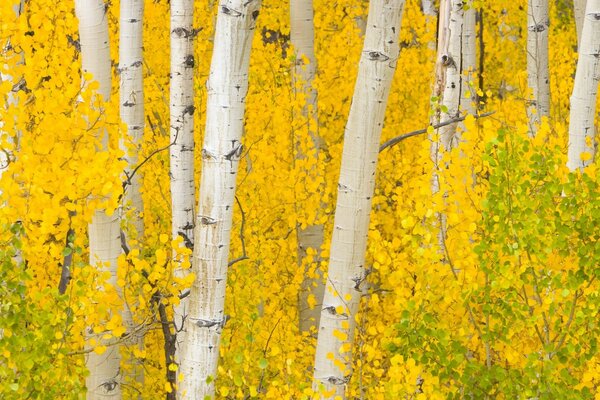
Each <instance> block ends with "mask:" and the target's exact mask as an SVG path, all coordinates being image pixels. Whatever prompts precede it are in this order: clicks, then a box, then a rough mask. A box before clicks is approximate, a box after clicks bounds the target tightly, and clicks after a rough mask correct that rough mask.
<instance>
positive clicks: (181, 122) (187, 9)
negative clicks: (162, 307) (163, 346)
mask: <svg viewBox="0 0 600 400" xmlns="http://www.w3.org/2000/svg"><path fill="white" fill-rule="evenodd" d="M193 17H194V0H172V1H171V92H170V103H171V143H173V145H172V146H171V147H170V159H171V163H170V172H171V174H170V176H171V210H172V221H171V235H172V238H173V239H177V238H178V237H181V239H182V240H183V242H182V246H185V247H187V248H190V249H191V248H192V247H193V243H194V201H195V197H194V196H195V193H194V191H195V185H194V36H195V31H194V28H193V22H194V21H193ZM181 262H182V260H180V259H175V260H174V263H175V264H174V270H173V273H174V276H175V277H177V278H184V277H186V276H187V275H188V274H189V269H188V268H184V267H182V266H181ZM188 303H189V299H188V297H184V298H183V299H181V300H180V302H179V304H178V305H177V306H175V307H174V312H173V322H174V325H175V334H176V345H175V360H177V361H178V360H179V356H180V352H181V346H182V345H183V338H184V336H185V324H184V322H185V318H186V315H187V312H188ZM175 360H174V361H175Z"/></svg>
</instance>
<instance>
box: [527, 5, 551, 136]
mask: <svg viewBox="0 0 600 400" xmlns="http://www.w3.org/2000/svg"><path fill="white" fill-rule="evenodd" d="M549 26H550V17H549V15H548V0H528V1H527V86H528V87H529V90H530V93H529V99H528V102H527V103H528V104H527V114H528V117H529V133H530V135H531V136H535V133H536V132H537V129H538V127H539V124H540V121H541V118H542V117H548V116H549V115H550V73H549V70H548V28H549Z"/></svg>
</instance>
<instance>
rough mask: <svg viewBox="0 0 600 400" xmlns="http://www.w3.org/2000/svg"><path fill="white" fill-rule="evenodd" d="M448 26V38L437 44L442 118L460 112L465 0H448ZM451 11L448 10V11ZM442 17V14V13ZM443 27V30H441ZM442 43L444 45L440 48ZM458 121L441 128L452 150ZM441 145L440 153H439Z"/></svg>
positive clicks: (442, 137)
mask: <svg viewBox="0 0 600 400" xmlns="http://www.w3.org/2000/svg"><path fill="white" fill-rule="evenodd" d="M445 3H446V8H445V10H444V11H446V15H447V17H448V19H447V21H448V25H447V26H448V28H447V31H446V33H445V36H444V38H445V40H444V41H443V42H439V43H438V56H439V61H438V62H440V63H441V66H440V67H441V68H442V69H443V71H444V85H443V92H442V96H441V98H440V105H441V108H442V110H441V111H440V115H441V119H440V120H441V121H447V120H450V119H454V118H457V117H458V116H459V114H460V106H461V104H460V99H461V89H462V81H463V80H462V42H463V40H462V28H463V2H462V0H451V1H445ZM448 11H449V12H448ZM440 18H441V16H440ZM440 30H441V29H440ZM440 46H441V47H440ZM456 126H457V124H450V125H447V126H445V127H443V128H440V129H439V131H438V132H439V136H440V141H441V144H442V146H443V150H450V149H451V148H452V147H455V146H456V145H458V141H459V139H460V138H459V137H457V136H456ZM439 150H440V149H439V148H438V153H439Z"/></svg>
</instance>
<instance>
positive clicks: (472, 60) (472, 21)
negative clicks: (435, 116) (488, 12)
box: [460, 2, 477, 114]
mask: <svg viewBox="0 0 600 400" xmlns="http://www.w3.org/2000/svg"><path fill="white" fill-rule="evenodd" d="M476 20H477V10H476V9H475V7H474V6H473V3H472V2H470V3H469V4H468V8H467V9H465V10H464V11H463V26H462V68H461V69H462V79H461V82H460V84H461V86H460V108H461V110H462V111H465V112H466V113H468V114H475V111H476V108H477V30H476V28H475V27H476Z"/></svg>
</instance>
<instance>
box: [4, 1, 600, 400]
mask: <svg viewBox="0 0 600 400" xmlns="http://www.w3.org/2000/svg"><path fill="white" fill-rule="evenodd" d="M13 3H14V4H13ZM17 3H19V2H17V1H2V4H0V21H1V25H0V28H1V30H0V39H1V40H2V42H3V43H10V45H9V46H5V45H4V44H3V46H4V50H3V52H2V55H3V61H2V63H3V66H2V82H1V83H0V97H1V98H2V99H3V100H2V103H3V106H2V108H1V111H0V113H1V114H0V116H1V123H2V128H1V129H2V149H3V153H4V155H5V156H4V158H3V159H2V160H3V162H4V164H5V165H3V167H4V168H3V173H2V176H1V180H0V190H1V196H2V199H1V200H0V201H1V202H2V207H0V224H1V225H2V229H1V233H0V241H1V243H2V246H1V249H0V263H1V266H0V279H1V281H2V284H1V285H0V329H1V339H0V397H2V398H5V399H24V398H48V399H58V398H81V397H82V396H85V391H86V389H85V381H86V376H87V375H88V374H89V372H88V366H86V360H88V362H89V357H90V355H92V354H95V355H97V356H100V359H102V355H106V354H109V353H111V351H112V350H113V348H115V347H117V346H118V347H120V355H121V360H120V361H119V362H120V372H119V374H120V375H122V380H121V378H119V381H118V382H116V383H117V384H118V385H119V386H120V391H122V397H123V398H144V399H155V398H165V397H166V398H169V396H172V394H173V393H174V392H175V390H176V389H177V386H178V379H179V380H183V379H185V377H184V376H181V374H180V375H179V376H178V375H177V374H178V367H177V365H176V362H175V360H174V359H172V358H170V357H173V353H172V346H173V343H172V342H170V340H174V338H173V336H172V335H173V334H175V333H176V332H175V329H174V327H173V325H172V323H171V322H172V320H173V311H172V307H173V305H176V304H178V303H179V302H180V297H182V293H186V290H187V288H189V287H190V286H191V284H192V281H193V280H194V278H195V276H194V275H193V274H191V275H185V276H177V274H175V275H174V269H176V268H178V266H183V268H187V266H189V264H190V258H189V256H190V251H189V249H187V248H185V246H183V247H182V245H181V242H182V238H177V237H176V238H174V237H173V235H172V230H171V214H172V213H171V194H170V191H169V185H170V173H169V149H170V147H172V146H171V143H172V139H171V138H170V136H169V126H170V122H169V84H170V81H169V76H170V64H169V63H170V58H169V52H170V50H169V41H170V29H169V25H168V21H169V20H168V18H167V17H166V16H168V15H169V7H170V5H169V3H168V2H167V1H165V0H154V1H146V2H145V10H144V16H143V21H144V24H143V36H144V48H143V63H142V70H143V77H144V86H143V91H144V93H143V98H144V102H145V114H144V121H143V123H144V125H145V126H144V130H143V140H142V141H141V144H140V145H139V155H138V156H137V157H138V164H136V165H138V166H139V168H137V169H135V171H136V174H137V177H138V178H139V179H140V182H141V190H140V192H141V195H142V202H143V213H142V214H140V215H141V217H142V220H143V227H144V228H143V233H142V232H140V230H139V229H136V227H135V226H133V225H134V224H132V223H129V224H128V223H127V221H130V219H129V217H131V216H132V215H134V214H135V210H133V209H131V208H130V207H129V206H127V204H125V205H123V204H124V198H125V197H124V196H123V189H124V188H127V186H128V179H127V176H126V175H124V171H126V170H128V171H129V172H128V173H129V174H131V172H132V169H131V168H129V167H128V166H127V157H125V158H124V155H125V153H134V152H135V151H137V150H136V149H134V147H135V145H134V144H131V143H129V144H126V145H125V146H123V143H122V142H123V141H122V140H121V143H119V142H120V140H119V137H120V136H122V134H123V132H124V131H127V127H126V126H125V124H124V123H123V122H122V121H121V120H120V116H119V95H118V92H119V85H118V84H117V83H118V82H119V77H118V68H117V67H118V65H119V28H120V23H119V13H120V11H119V10H120V7H119V6H120V3H119V1H118V0H112V1H110V2H109V3H108V4H107V9H106V16H107V20H108V27H109V33H110V51H111V55H110V57H111V60H112V69H111V73H112V75H113V85H112V93H113V95H112V96H111V97H110V100H109V101H108V102H107V103H105V104H104V103H102V105H101V106H100V105H99V104H101V103H100V101H99V99H98V97H97V96H95V95H94V93H95V91H96V90H97V89H98V88H99V85H98V83H97V82H94V81H93V76H92V75H90V74H85V73H83V75H82V71H81V57H80V50H81V49H80V43H79V39H78V37H79V34H78V20H77V18H76V15H75V9H74V4H73V2H70V1H60V2H55V1H48V0H28V1H26V2H25V8H24V9H23V10H21V12H20V13H15V9H14V6H15V5H16V4H17ZM468 3H469V4H468V7H471V8H472V9H474V10H476V12H477V15H478V17H477V18H478V19H477V35H478V38H477V41H476V43H477V70H476V71H466V73H469V74H473V76H474V77H476V79H472V82H473V83H472V86H471V89H472V93H473V97H472V99H473V101H474V102H475V105H476V110H475V111H474V113H476V114H478V115H479V114H484V113H488V112H493V114H491V115H488V114H485V115H486V116H485V117H482V118H475V117H474V116H468V117H466V119H465V120H464V123H463V124H461V125H460V126H459V127H458V129H459V131H461V132H462V135H461V141H460V143H459V144H458V145H457V146H456V147H454V148H453V149H452V150H451V151H448V152H446V153H445V154H444V155H443V158H442V159H441V160H439V161H440V162H438V163H434V162H433V161H432V157H431V143H432V140H433V141H435V140H436V139H435V138H436V136H435V135H436V131H435V130H434V129H432V128H429V129H426V130H425V132H424V133H423V134H416V135H414V136H412V137H410V138H406V139H405V140H402V141H401V142H399V143H398V144H396V145H394V146H392V147H389V148H386V149H385V150H382V151H381V152H380V156H379V162H378V167H377V181H376V186H375V193H374V195H373V198H372V210H371V218H370V225H369V233H368V248H367V254H366V265H365V270H366V271H368V274H366V278H365V279H366V281H367V282H366V283H365V285H366V286H365V287H368V290H364V292H363V295H362V297H361V298H360V308H359V312H358V317H357V319H356V333H355V335H354V342H353V344H352V346H353V347H352V353H353V357H352V361H351V363H352V370H353V372H352V373H351V374H349V375H348V380H347V381H346V382H343V385H344V387H345V395H344V396H346V397H347V398H360V399H392V398H396V399H403V398H408V399H413V398H414V399H417V398H422V399H425V398H426V399H438V398H439V399H441V398H477V399H479V398H490V399H491V398H523V399H534V398H536V399H593V398H596V399H598V398H600V395H599V394H598V386H599V385H600V356H599V355H598V349H597V338H598V334H599V333H600V332H599V327H598V309H599V307H600V299H599V296H598V294H599V293H598V288H599V287H598V282H597V280H596V277H597V276H598V274H599V273H600V270H599V269H598V268H599V267H598V265H599V261H600V200H599V199H598V195H599V193H600V190H599V188H598V184H599V182H600V180H599V178H600V172H599V171H600V170H599V169H598V168H597V161H594V162H591V164H590V165H588V166H587V167H586V168H585V170H584V171H575V172H570V171H569V169H568V168H567V166H566V165H567V143H568V137H569V134H568V127H569V117H570V114H569V111H570V96H571V95H572V92H573V80H574V76H575V69H576V65H577V46H578V45H577V33H576V24H575V19H574V15H573V4H572V2H571V1H568V0H564V1H554V2H550V7H549V14H550V25H549V30H548V33H549V34H548V38H549V46H548V48H549V64H548V65H549V77H550V93H551V108H550V109H551V112H550V114H549V116H548V117H544V118H541V120H540V121H539V125H536V128H535V129H536V134H535V136H533V135H531V134H530V133H531V129H532V128H531V124H530V121H531V119H530V116H528V113H527V110H528V106H529V104H530V103H529V98H530V95H531V90H530V89H529V88H528V83H527V51H526V48H527V45H526V41H527V32H528V29H527V2H526V1H504V0H501V1H489V2H486V1H476V0H474V1H473V2H472V3H470V2H468ZM219 9H220V8H219V5H218V4H217V2H216V1H212V0H208V1H204V0H200V1H195V2H194V28H195V29H196V31H195V32H194V33H195V41H194V43H195V44H194V60H195V63H194V68H195V72H194V83H193V86H194V91H195V96H194V109H193V110H192V113H194V115H195V117H196V120H195V125H194V126H195V127H194V140H195V143H196V152H195V153H194V157H195V179H194V181H195V182H199V180H200V174H201V173H202V170H201V168H200V166H201V164H202V152H201V151H200V145H199V144H200V143H202V141H203V135H204V130H205V118H206V109H207V90H206V80H207V78H208V76H209V70H210V60H211V54H212V49H213V38H214V26H215V21H216V15H217V13H218V11H219ZM367 10H368V2H366V1H355V0H339V1H335V2H331V1H322V0H314V27H315V41H314V49H315V54H316V60H317V64H316V65H317V73H316V76H315V78H314V81H313V83H312V86H313V88H314V90H315V92H316V93H318V107H317V108H316V113H317V120H318V124H317V127H318V128H317V129H316V130H318V136H319V137H320V138H321V140H322V143H321V144H319V146H317V147H318V148H317V147H316V146H315V142H314V140H313V137H312V136H311V133H313V132H312V131H311V130H310V129H307V125H309V122H308V121H310V118H311V117H310V116H307V115H306V113H304V114H303V113H301V112H299V110H302V109H303V108H305V104H306V96H305V95H303V94H299V93H298V90H297V86H298V85H299V83H298V82H297V81H296V80H295V78H294V68H293V67H294V65H295V64H296V63H297V59H296V56H295V53H294V50H293V47H292V46H291V43H290V15H289V12H290V11H289V6H288V3H286V2H281V1H272V0H264V1H263V4H262V9H261V11H260V16H259V17H258V19H257V22H256V34H255V36H254V40H253V41H252V54H251V58H250V72H249V76H248V80H249V90H248V94H247V97H246V112H245V119H244V138H243V145H244V147H243V151H242V152H241V153H240V168H239V171H240V172H239V175H240V176H239V177H238V179H237V193H236V197H235V209H234V213H233V224H232V227H231V240H232V241H231V249H230V255H229V257H230V260H233V261H235V262H230V264H231V265H230V268H229V272H228V275H227V293H226V306H225V312H226V314H227V315H228V316H229V319H228V321H227V323H226V324H223V326H222V338H221V347H220V359H219V365H218V374H217V376H216V377H215V378H214V382H212V384H213V385H214V390H215V395H216V397H218V398H232V399H233V398H239V399H247V398H273V399H280V398H297V399H302V398H311V396H313V395H314V391H315V389H314V388H313V384H312V371H313V363H314V361H315V350H314V349H315V343H316V338H317V329H316V326H312V327H310V326H309V327H308V328H306V326H302V317H301V311H303V310H304V309H305V308H309V309H315V308H317V309H318V308H319V307H320V304H321V298H320V295H318V294H315V293H314V292H313V288H311V286H312V282H311V283H310V284H309V285H308V286H309V288H307V284H306V282H307V280H306V278H307V277H309V278H311V279H316V280H317V281H318V280H320V279H322V278H321V276H322V275H321V274H322V273H323V272H324V271H327V266H328V256H329V249H330V248H329V246H330V242H331V233H332V231H333V229H334V226H333V223H334V221H333V217H334V213H335V200H336V192H337V189H338V175H339V171H340V162H341V155H342V146H343V139H344V128H345V126H346V122H347V117H348V114H349V110H350V106H351V102H352V96H353V90H354V84H355V79H356V76H357V69H358V65H359V58H360V56H361V48H362V45H363V39H364V29H365V25H366V23H365V21H366V15H367ZM436 33H437V30H436V18H435V15H433V16H432V15H428V14H427V13H425V12H424V10H423V9H422V3H421V1H416V0H408V1H406V4H405V6H404V15H403V20H402V29H401V31H400V48H401V49H400V56H399V59H398V62H397V68H396V72H395V75H394V78H393V84H392V87H391V91H390V94H389V99H388V102H387V111H386V115H385V125H384V127H383V132H382V143H383V142H384V141H386V140H388V139H392V138H395V137H398V136H400V135H401V134H404V133H407V132H412V131H415V130H418V129H423V128H427V127H428V125H429V124H430V122H431V121H432V120H433V119H432V118H433V116H435V114H436V113H439V112H440V110H441V111H442V112H445V111H447V110H445V111H444V110H443V108H442V107H443V105H440V104H439V99H437V98H435V97H432V93H433V87H434V78H435V70H436V60H437V57H436V45H435V43H436ZM596 85H597V81H596ZM300 86H301V83H300ZM194 110H195V111H194ZM100 128H103V129H104V130H105V131H106V132H107V135H108V138H109V139H108V142H107V143H106V144H105V145H103V144H102V136H103V135H102V134H99V133H98V129H100ZM313 129H314V128H313ZM103 148H104V149H103ZM591 157H592V155H591V154H584V155H583V156H582V159H584V161H588V160H589V159H590V158H591ZM434 164H435V165H434ZM128 168H129V169H128ZM434 175H435V176H437V178H438V181H439V187H438V188H437V191H436V190H432V183H431V182H432V176H434ZM129 177H131V175H129ZM124 182H125V183H124ZM197 188H198V185H196V189H197ZM102 209H104V210H106V212H107V214H109V215H112V214H113V213H115V215H116V214H119V215H123V216H124V218H123V221H124V222H123V223H122V224H123V232H124V234H123V235H122V236H121V238H122V239H123V241H124V242H126V245H125V246H123V247H124V249H126V250H127V252H125V251H123V254H121V255H120V256H119V260H118V272H117V275H116V276H113V277H111V276H110V273H107V272H105V271H104V270H103V268H98V266H97V265H94V264H93V263H92V265H90V261H89V257H90V250H89V238H88V233H87V232H88V224H89V223H90V222H91V221H92V216H93V215H94V214H95V213H96V211H97V210H102ZM440 215H443V216H444V221H445V222H444V224H445V230H446V232H445V235H444V239H443V243H440V240H439V234H438V230H439V226H438V222H439V220H440V219H439V216H440ZM128 216H129V217H128ZM314 225H323V226H324V228H323V232H324V234H325V238H324V240H323V244H322V247H321V249H320V251H318V250H317V249H311V248H309V249H301V250H302V251H299V244H298V240H299V239H298V231H299V230H302V229H304V228H306V227H309V226H314ZM303 252H304V253H303ZM173 254H175V255H174V256H172V255H173ZM65 265H67V266H68V270H69V271H68V272H69V274H70V279H69V280H68V281H66V282H65V281H64V279H61V275H62V274H64V273H65V268H66V267H65ZM107 282H108V283H107ZM61 285H64V286H63V287H62V289H60V290H59V286H61ZM303 296H304V297H303ZM302 298H304V301H305V304H304V303H302V302H300V303H299V299H302ZM124 304H125V305H126V306H127V307H126V308H127V309H128V310H129V312H130V321H129V322H125V321H124V317H123V314H122V313H121V312H120V310H121V309H123V307H124ZM304 311H305V310H304ZM309 325H310V324H309ZM90 327H91V331H90V330H87V329H88V328H90ZM165 327H166V330H165ZM86 332H87V333H86ZM132 332H135V335H133V334H132ZM91 333H94V334H96V335H97V336H96V337H95V338H94V337H91V338H90V334H91ZM134 336H135V337H137V338H138V339H139V340H138V339H136V340H135V341H132V340H131V338H132V337H134ZM140 338H143V340H141V339H140ZM341 340H344V339H343V338H342V339H341ZM140 370H143V380H142V379H140V375H141V374H142V373H140V372H139V371H140ZM174 377H175V378H174ZM321 395H323V393H321ZM323 396H325V395H323ZM88 398H90V397H89V395H88Z"/></svg>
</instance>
